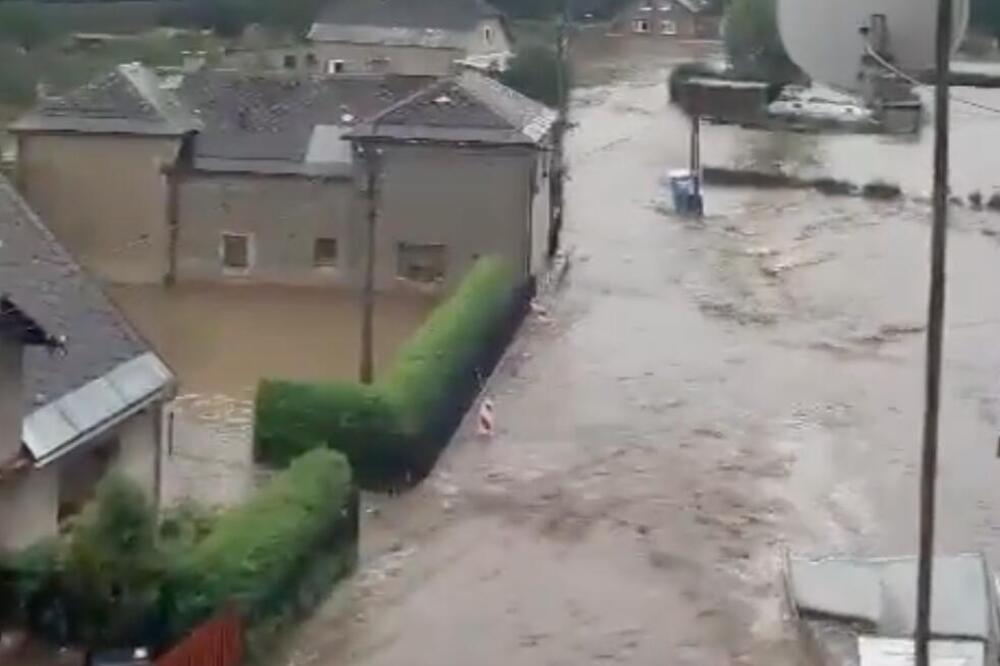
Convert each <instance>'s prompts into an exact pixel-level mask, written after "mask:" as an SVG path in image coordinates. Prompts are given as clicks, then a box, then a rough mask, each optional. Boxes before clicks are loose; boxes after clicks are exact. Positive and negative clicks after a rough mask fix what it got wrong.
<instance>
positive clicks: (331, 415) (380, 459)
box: [254, 259, 518, 486]
mask: <svg viewBox="0 0 1000 666" xmlns="http://www.w3.org/2000/svg"><path fill="white" fill-rule="evenodd" d="M517 293H518V292H517V290H516V289H515V283H514V279H513V276H512V275H511V273H510V271H509V270H508V269H507V267H506V266H505V265H504V264H503V263H502V262H500V261H498V260H495V259H482V260H480V261H479V262H477V264H476V266H475V267H473V269H472V271H471V272H470V273H469V275H468V276H467V277H466V278H465V280H463V282H462V284H461V285H460V286H459V288H458V290H457V291H456V292H455V294H454V295H452V296H451V297H450V298H449V299H448V300H446V301H445V302H444V303H442V304H441V305H440V306H438V308H437V309H435V310H434V312H433V313H432V314H431V316H430V318H429V319H428V320H427V322H426V323H425V324H424V325H423V326H422V327H421V328H420V329H419V330H418V331H417V332H416V333H415V334H414V336H413V337H412V338H411V339H410V340H409V341H408V342H407V344H406V345H405V346H404V347H403V349H402V350H401V351H400V353H399V355H398V356H397V358H396V361H395V363H394V364H393V367H392V368H391V369H390V370H389V372H388V373H387V374H386V376H385V377H384V378H383V379H380V380H379V381H378V382H377V383H376V384H374V385H372V386H364V385H361V384H356V383H350V382H333V383H321V384H310V383H301V382H287V381H274V380H266V381H264V382H262V383H261V385H260V387H259V389H258V392H257V408H256V411H257V415H256V426H255V432H254V441H255V449H256V454H257V457H258V460H261V461H264V462H267V463H269V464H273V465H283V464H286V463H287V461H288V460H291V459H292V458H294V457H295V456H296V455H299V454H301V453H302V452H303V451H304V450H306V449H307V448H308V447H310V446H315V445H316V443H326V445H327V446H329V447H331V448H334V449H336V450H338V451H341V452H343V453H344V454H345V455H346V456H347V457H348V458H349V459H350V461H351V465H352V466H353V467H354V470H355V473H356V474H357V478H358V480H359V482H360V483H362V484H364V485H366V486H378V485H381V484H384V483H393V482H396V481H398V480H400V479H404V478H407V477H412V476H414V475H420V474H422V473H425V472H426V471H427V470H428V469H430V466H431V465H432V464H433V462H434V459H435V458H436V456H437V455H438V453H439V452H440V450H441V449H442V448H443V447H444V445H445V444H446V443H447V441H448V438H449V437H450V436H451V433H452V431H453V429H454V427H455V425H457V423H458V422H459V420H460V419H461V418H462V415H463V414H464V412H465V410H466V409H467V407H468V404H469V401H470V400H471V399H472V398H474V397H475V395H476V393H477V392H478V388H479V383H480V382H481V381H482V379H483V378H484V377H483V375H485V374H488V373H489V371H490V370H491V369H492V365H493V363H494V362H495V360H496V356H497V354H498V351H499V350H500V349H502V347H503V343H504V342H506V337H507V335H508V334H509V333H510V332H511V330H512V326H511V325H510V324H511V322H512V317H513V315H514V307H516V305H517V299H516V296H517Z"/></svg>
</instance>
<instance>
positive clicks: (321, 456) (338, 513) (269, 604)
mask: <svg viewBox="0 0 1000 666" xmlns="http://www.w3.org/2000/svg"><path fill="white" fill-rule="evenodd" d="M356 552H357V492H356V490H355V487H354V484H353V482H352V479H351V470H350V466H349V465H348V463H347V460H346V459H345V458H344V456H342V455H340V454H338V453H336V452H333V451H329V450H325V449H316V450H313V451H310V452H309V453H306V454H305V455H303V456H301V457H299V458H298V459H296V460H295V461H294V462H293V463H292V464H291V466H289V467H288V469H286V470H285V471H283V472H281V473H280V474H278V475H277V476H276V477H275V478H273V479H271V481H269V482H268V484H267V485H266V486H265V487H264V488H263V489H261V491H260V492H258V493H257V495H255V496H254V497H253V498H252V499H251V500H250V501H249V502H247V503H246V504H244V505H242V506H240V507H237V508H235V509H232V510H230V511H229V512H228V513H226V514H223V515H222V517H220V518H219V520H218V523H217V524H216V526H215V528H214V529H213V530H212V532H211V534H209V535H208V536H206V537H205V538H204V539H203V540H202V541H200V542H199V543H198V544H196V545H195V546H194V548H193V549H192V550H191V551H190V552H189V553H187V554H186V555H185V556H184V557H183V558H182V559H181V561H180V562H178V563H177V565H176V567H175V568H174V571H173V574H172V580H171V583H170V585H169V586H168V597H169V602H168V603H169V606H170V608H171V610H170V613H169V616H170V618H171V625H172V630H173V632H174V633H175V635H179V634H181V633H183V632H184V631H186V630H188V629H190V628H191V627H193V626H195V625H197V624H198V623H199V622H201V621H202V620H204V619H206V618H208V617H209V616H211V615H212V614H213V613H215V612H217V611H218V610H220V609H221V608H223V607H225V606H228V605H235V606H236V608H237V609H238V610H239V611H240V613H241V615H242V616H243V617H244V618H245V619H247V620H248V622H249V624H250V625H251V626H253V625H255V624H258V623H260V622H267V621H270V620H271V619H273V618H274V617H275V616H276V615H281V614H284V613H286V612H288V611H289V609H292V610H294V609H295V608H296V606H298V605H299V599H300V596H301V595H302V594H303V593H304V590H303V589H302V588H303V585H305V584H306V583H307V582H308V581H311V580H312V578H313V574H312V570H313V569H314V567H315V566H316V563H317V562H327V561H329V560H330V558H331V556H332V557H335V558H336V559H337V561H338V564H339V566H338V567H337V571H335V572H333V573H331V575H330V576H328V577H327V578H328V579H329V581H330V582H332V580H333V579H334V578H336V577H338V576H340V575H342V574H343V573H346V571H345V569H347V568H349V567H350V566H352V565H353V563H354V560H355V557H356ZM319 596H320V595H317V594H316V591H315V590H313V591H312V594H310V595H309V597H310V599H315V598H318V597H319Z"/></svg>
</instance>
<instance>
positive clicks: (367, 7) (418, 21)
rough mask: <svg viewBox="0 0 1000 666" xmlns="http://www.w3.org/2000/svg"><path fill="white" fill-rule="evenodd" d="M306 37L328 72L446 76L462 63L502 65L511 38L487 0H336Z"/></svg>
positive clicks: (498, 14)
mask: <svg viewBox="0 0 1000 666" xmlns="http://www.w3.org/2000/svg"><path fill="white" fill-rule="evenodd" d="M308 40H309V42H310V43H311V44H312V49H311V51H310V52H311V53H312V54H313V57H314V59H315V62H316V63H317V65H318V66H319V67H321V68H322V70H323V71H324V72H325V73H327V74H337V73H342V72H348V73H349V72H382V73H388V72H391V73H396V74H411V75H424V76H428V75H429V76H444V75H446V74H449V73H452V72H453V71H454V70H455V68H456V64H458V63H462V64H465V65H470V66H473V67H478V68H480V69H491V68H492V69H504V68H506V66H507V61H508V60H509V58H510V57H511V55H512V41H513V40H512V38H511V35H510V31H509V30H508V28H507V24H506V21H505V20H504V18H503V16H502V15H501V14H500V12H499V11H497V10H496V9H495V8H494V7H492V6H490V5H489V4H488V3H486V2H485V1H484V0H442V1H441V2H433V3H430V2H411V1H410V0H379V1H377V2H373V1H372V0H338V1H336V2H333V3H331V4H330V5H329V6H328V7H327V8H326V9H324V10H323V11H322V12H321V13H320V15H319V16H318V17H317V19H316V21H315V22H314V23H313V25H312V27H311V29H310V31H309V35H308Z"/></svg>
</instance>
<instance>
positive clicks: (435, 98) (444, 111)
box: [348, 71, 556, 145]
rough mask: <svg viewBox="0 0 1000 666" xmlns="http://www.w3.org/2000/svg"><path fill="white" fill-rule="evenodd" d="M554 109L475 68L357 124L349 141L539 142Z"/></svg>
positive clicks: (549, 125) (544, 137)
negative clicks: (479, 72) (482, 73)
mask: <svg viewBox="0 0 1000 666" xmlns="http://www.w3.org/2000/svg"><path fill="white" fill-rule="evenodd" d="M555 120H556V113H555V111H553V110H552V109H550V108H548V107H546V106H544V105H542V104H539V103H538V102H536V101H534V100H532V99H529V98H527V97H525V96H524V95H522V94H520V93H518V92H517V91H515V90H512V89H511V88H508V87H507V86H504V85H503V84H501V83H499V82H498V81H496V80H494V79H491V78H489V77H487V76H483V75H481V74H478V73H476V72H471V71H465V72H462V73H461V74H459V75H457V76H455V77H450V78H447V79H443V80H441V81H439V82H437V83H436V84H434V85H432V86H429V87H427V88H425V89H423V90H421V91H419V92H417V93H416V94H414V95H412V96H411V97H409V98H408V99H405V100H403V101H401V102H399V103H398V104H395V105H394V106H391V107H389V108H388V109H386V110H385V111H383V112H382V113H380V114H378V115H376V116H374V117H373V118H371V119H370V120H368V121H366V122H364V123H360V124H359V125H358V126H357V127H355V128H354V130H353V131H351V132H350V133H349V134H348V137H349V138H353V139H378V140H386V141H434V142H446V143H450V142H458V143H488V144H510V145H542V144H544V143H546V141H547V140H548V138H549V134H550V131H551V129H552V125H553V123H554V122H555Z"/></svg>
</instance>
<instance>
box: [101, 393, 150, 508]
mask: <svg viewBox="0 0 1000 666" xmlns="http://www.w3.org/2000/svg"><path fill="white" fill-rule="evenodd" d="M159 415H160V406H159V404H157V405H156V407H155V408H150V409H146V410H144V411H142V412H139V413H138V414H135V415H134V416H131V417H129V418H128V419H127V420H126V421H125V422H124V423H122V424H121V425H119V426H118V431H117V432H118V442H119V446H120V448H119V453H118V459H117V460H115V462H114V465H113V467H112V469H114V470H115V471H117V472H119V473H121V474H122V475H123V476H125V477H126V478H128V479H131V480H132V481H133V482H135V483H136V485H138V486H139V487H140V488H142V489H143V490H144V491H145V492H146V496H147V497H148V498H149V499H150V500H151V501H153V502H156V501H158V499H159V492H160V488H159V486H160V484H159V451H160V448H159V429H160V416H159Z"/></svg>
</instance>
